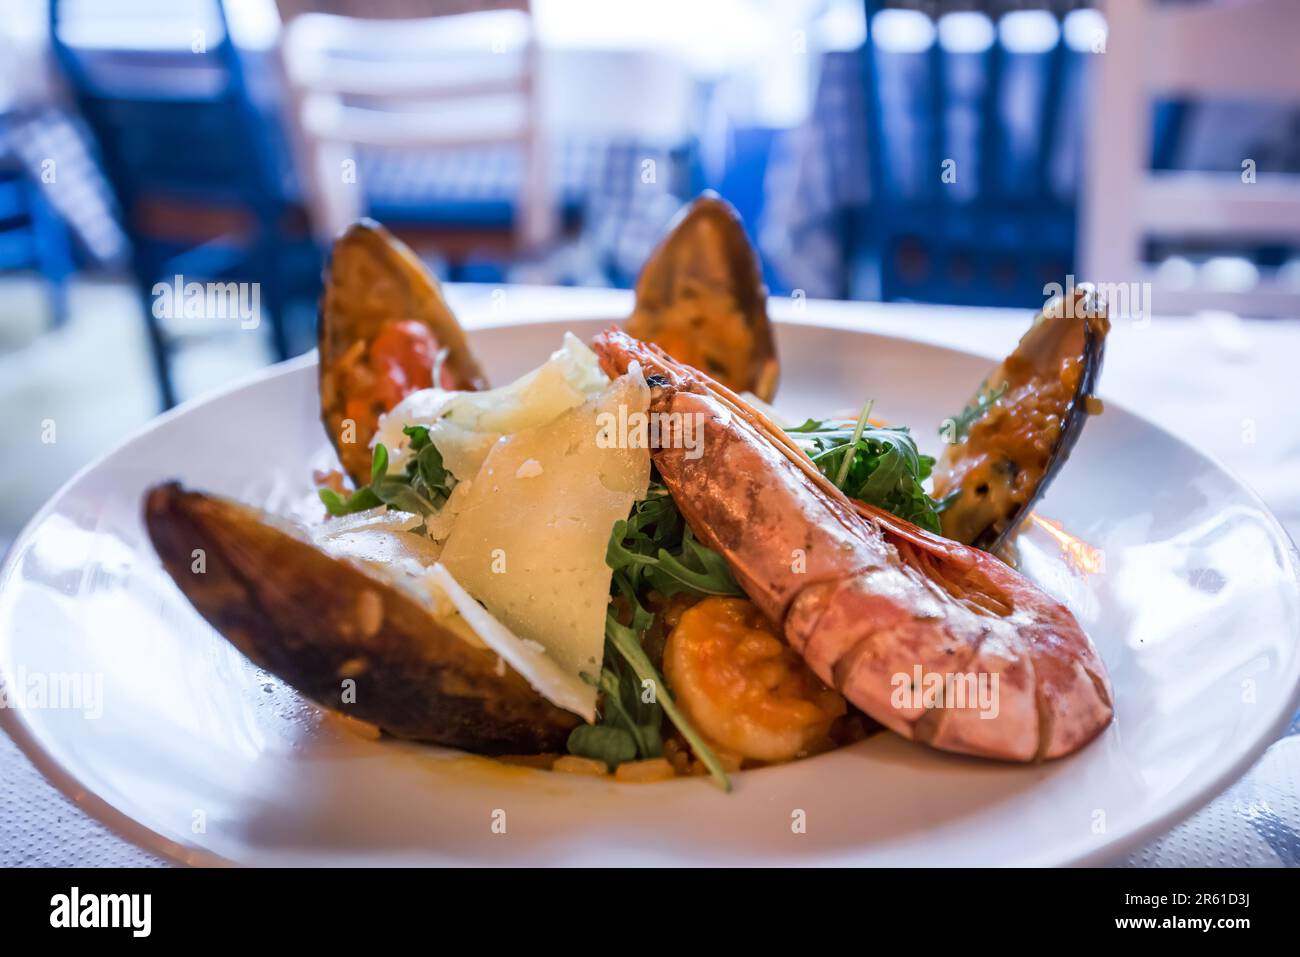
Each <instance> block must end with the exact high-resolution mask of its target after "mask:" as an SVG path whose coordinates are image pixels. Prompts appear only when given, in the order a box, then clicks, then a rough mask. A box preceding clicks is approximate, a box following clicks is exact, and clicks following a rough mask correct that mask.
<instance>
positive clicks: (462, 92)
mask: <svg viewBox="0 0 1300 957" xmlns="http://www.w3.org/2000/svg"><path fill="white" fill-rule="evenodd" d="M285 6H286V4H285V3H283V2H282V3H281V8H282V10H284V8H285ZM335 6H336V7H337V6H339V5H338V4H335ZM345 6H348V7H351V6H356V7H358V8H359V9H367V7H368V5H366V4H347V5H345ZM378 6H380V7H382V6H383V5H382V4H380V5H378ZM431 8H432V9H433V10H434V11H436V12H437V15H434V16H426V17H422V18H420V19H413V20H412V19H398V20H386V19H368V18H366V17H354V16H343V15H337V14H323V13H304V14H301V15H298V16H293V17H292V19H290V20H289V22H288V23H287V24H286V26H285V31H284V43H283V58H284V68H285V75H286V79H287V85H288V88H289V91H290V102H291V108H292V111H293V116H292V117H291V123H290V126H291V128H292V129H293V130H294V132H295V141H296V146H297V153H298V154H299V157H300V160H299V166H300V169H301V171H302V179H303V181H304V185H305V187H306V190H307V192H308V203H309V205H310V207H311V208H312V211H313V219H314V221H315V225H316V229H317V231H318V233H319V234H320V236H321V237H322V239H325V240H329V239H332V238H333V236H334V235H336V234H337V232H338V231H339V230H340V229H341V228H343V226H345V225H346V224H347V223H348V222H350V221H351V220H352V219H355V218H356V217H357V216H358V215H360V214H361V213H362V212H363V196H364V193H363V190H362V184H361V183H360V182H359V176H360V174H359V171H358V170H357V151H358V148H367V147H371V148H379V149H383V150H400V151H424V152H426V153H428V152H433V151H439V152H441V151H445V150H463V149H472V148H483V147H500V146H510V147H513V148H516V149H518V150H519V151H520V154H521V157H522V166H521V168H522V170H523V175H522V181H521V186H520V192H519V195H518V196H517V197H516V209H515V216H514V220H513V227H514V239H515V242H516V244H517V245H516V247H515V248H519V249H523V250H530V249H535V248H537V247H540V246H543V245H545V244H546V243H547V242H548V241H550V240H551V239H552V237H553V236H554V235H555V232H556V228H557V216H556V201H555V197H554V195H553V194H552V190H551V189H550V180H549V178H548V170H547V166H546V162H547V156H546V143H545V141H544V137H543V130H542V123H541V120H540V117H541V110H540V109H539V105H538V104H539V100H538V95H539V94H538V79H537V77H538V68H537V63H538V51H537V44H536V41H535V35H534V30H533V22H532V17H531V14H530V10H529V3H528V0H504V2H503V0H492V2H475V3H470V2H466V0H461V2H452V3H442V4H438V5H431ZM469 8H472V10H471V12H458V11H464V10H466V9H469ZM484 8H491V9H484ZM403 9H404V10H409V9H410V5H407V6H406V7H405V8H403ZM425 9H430V7H426V8H425ZM284 12H286V13H288V12H289V11H287V10H284ZM444 12H446V15H443V13H444Z"/></svg>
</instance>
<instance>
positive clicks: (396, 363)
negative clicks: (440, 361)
mask: <svg viewBox="0 0 1300 957" xmlns="http://www.w3.org/2000/svg"><path fill="white" fill-rule="evenodd" d="M437 356H438V342H437V340H435V339H434V338H433V333H431V332H430V331H429V329H428V327H426V326H425V325H424V324H423V323H419V322H416V321H415V320H413V319H404V320H401V321H399V322H390V323H388V324H387V325H386V326H384V328H383V331H382V332H380V333H379V335H377V336H376V337H375V341H374V342H372V343H371V344H370V367H371V369H373V370H374V372H375V397H376V399H379V400H381V401H382V402H383V404H384V406H385V408H390V409H391V408H392V407H393V406H395V405H396V404H397V403H398V402H400V401H401V400H402V399H404V398H405V397H406V396H408V395H410V394H411V393H412V392H415V391H416V390H418V389H427V388H429V386H431V385H432V384H433V365H434V362H435V360H436V359H437Z"/></svg>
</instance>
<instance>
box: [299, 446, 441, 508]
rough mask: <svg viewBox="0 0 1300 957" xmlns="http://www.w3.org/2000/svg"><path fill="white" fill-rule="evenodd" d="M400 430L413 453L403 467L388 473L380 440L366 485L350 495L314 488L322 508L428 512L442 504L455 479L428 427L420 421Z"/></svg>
mask: <svg viewBox="0 0 1300 957" xmlns="http://www.w3.org/2000/svg"><path fill="white" fill-rule="evenodd" d="M402 431H403V432H404V433H405V434H406V435H407V437H408V438H410V440H411V442H410V447H411V451H412V452H413V453H414V454H413V455H412V456H411V457H410V458H409V459H408V460H407V463H406V469H405V471H404V472H402V473H399V474H396V475H389V474H388V449H387V448H385V447H384V444H383V443H382V442H380V443H379V444H378V445H376V446H375V450H374V453H373V454H372V456H371V459H370V484H369V485H366V486H363V487H362V488H359V489H357V490H356V491H355V492H353V493H351V494H350V495H340V494H339V493H338V492H335V491H334V490H333V489H329V488H322V489H319V490H318V491H317V493H316V494H317V495H319V496H320V500H321V503H322V504H323V505H324V506H325V509H326V511H328V512H329V513H330V514H331V515H333V516H336V517H337V516H339V515H351V514H352V513H353V512H364V511H366V510H368V509H372V508H376V507H378V506H380V505H387V506H389V507H390V508H395V509H399V510H400V511H403V512H412V513H413V514H416V515H430V514H432V513H434V512H436V511H438V509H440V508H442V506H443V505H444V504H446V502H447V499H448V498H449V497H450V496H451V490H452V489H453V488H455V487H456V479H455V477H454V476H453V475H452V474H451V473H450V472H448V471H447V468H446V466H444V465H443V463H442V453H441V452H439V451H438V449H437V446H435V445H434V444H433V442H432V441H431V440H430V439H429V430H428V429H427V428H425V427H424V426H422V425H408V426H406V427H405V428H404V429H402Z"/></svg>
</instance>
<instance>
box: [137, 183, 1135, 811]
mask: <svg viewBox="0 0 1300 957" xmlns="http://www.w3.org/2000/svg"><path fill="white" fill-rule="evenodd" d="M1107 330H1108V323H1107V319H1106V311H1105V306H1104V304H1102V303H1101V302H1099V301H1097V300H1096V299H1095V297H1093V296H1092V295H1091V294H1090V293H1088V292H1086V291H1082V292H1079V293H1077V294H1074V295H1072V296H1070V297H1069V298H1066V299H1061V298H1058V299H1056V300H1053V301H1052V302H1049V303H1048V304H1047V305H1046V306H1045V307H1044V309H1043V311H1042V313H1041V314H1040V315H1038V316H1037V317H1036V318H1035V319H1034V320H1033V323H1032V324H1031V326H1030V328H1029V329H1028V331H1027V332H1026V333H1025V335H1024V336H1023V338H1022V339H1021V340H1020V343H1019V345H1018V346H1017V347H1016V349H1015V350H1014V351H1013V352H1012V353H1011V354H1010V355H1008V356H1007V357H1006V359H1005V360H1003V361H1002V362H1001V363H1000V364H999V365H998V366H997V367H996V368H995V369H993V370H992V371H991V372H990V373H989V375H988V376H987V377H986V379H985V380H984V381H983V382H981V383H979V385H978V387H977V388H976V389H975V391H974V394H973V396H972V398H971V399H970V401H969V403H968V404H967V405H966V407H965V408H964V409H962V410H960V411H956V410H955V414H954V415H953V417H952V418H951V419H948V420H946V421H945V422H943V423H929V424H926V431H927V432H930V430H931V429H933V432H930V434H931V435H933V440H934V445H935V448H936V450H938V451H939V454H938V455H937V456H930V455H927V454H924V453H923V452H922V451H921V448H920V445H919V444H918V440H917V438H916V436H915V435H914V434H913V432H912V431H911V430H910V429H909V428H908V427H907V426H906V425H903V424H897V423H888V422H882V421H879V420H877V419H875V418H873V417H872V415H871V412H872V407H873V403H872V401H870V399H869V398H868V396H867V395H865V394H864V395H861V396H853V397H849V398H850V399H851V401H853V402H855V403H857V405H856V406H855V407H856V408H858V409H860V412H859V414H857V415H856V417H852V418H849V417H843V416H836V415H832V414H829V410H828V414H827V416H826V417H825V418H822V419H807V420H805V421H802V422H796V421H789V420H787V419H786V418H785V417H784V416H783V415H782V413H781V412H780V411H779V410H780V398H779V395H778V384H779V379H780V362H779V358H778V355H777V349H776V340H775V337H774V333H773V327H772V324H771V322H770V321H769V318H768V312H767V291H766V289H765V288H764V286H763V282H762V278H761V270H760V268H759V265H758V260H757V257H756V255H755V253H754V250H753V249H752V247H751V246H750V244H749V241H748V240H747V238H746V236H745V232H744V229H743V227H742V225H741V223H740V221H739V218H738V216H737V215H736V213H735V211H734V210H733V209H732V208H731V207H730V206H729V205H728V204H727V203H726V202H725V201H723V200H722V199H720V198H719V197H717V196H716V195H712V194H705V195H703V196H701V197H699V198H698V199H696V200H695V201H694V202H693V203H692V204H691V205H689V206H688V207H687V209H686V210H684V211H683V213H682V214H681V215H680V216H679V218H678V219H677V221H676V222H675V223H674V224H673V226H672V227H671V228H670V230H669V232H668V234H667V235H666V236H665V238H664V239H663V241H662V242H661V244H660V245H659V247H658V248H657V249H656V251H655V252H654V253H653V254H652V256H651V258H650V259H649V260H648V262H647V263H646V265H645V267H644V269H643V271H642V274H641V276H640V278H639V280H638V282H637V284H636V289H635V306H634V308H633V310H632V312H631V315H630V316H629V318H628V319H627V320H626V322H624V323H623V324H622V325H621V327H618V326H611V327H610V328H608V329H606V330H605V331H604V332H601V333H600V334H598V335H596V336H595V337H594V338H593V339H592V340H591V341H589V342H584V341H581V340H579V339H578V338H577V337H575V336H573V335H572V334H567V335H565V337H564V338H563V340H562V341H561V342H558V343H556V348H555V351H554V352H553V353H552V354H551V355H550V356H549V357H543V356H539V357H537V358H538V360H544V361H540V364H538V365H536V367H535V368H533V369H532V371H530V372H528V373H527V374H525V375H523V376H521V377H520V378H518V379H516V380H515V381H513V382H510V383H505V384H489V382H488V381H487V378H486V376H485V374H484V372H483V369H482V367H481V366H480V364H479V362H478V361H477V360H476V358H475V356H474V355H473V352H472V351H471V347H470V339H469V337H467V336H466V334H465V332H464V331H463V330H462V329H461V327H460V325H459V323H458V322H457V320H456V317H455V315H454V314H453V312H452V310H451V309H450V308H449V306H448V304H447V301H446V299H445V298H444V297H443V294H442V291H441V288H440V286H439V284H438V282H437V280H436V279H435V278H434V277H433V276H432V275H431V274H430V273H429V272H428V271H427V270H426V269H425V268H424V266H423V265H422V264H421V263H420V261H419V259H418V258H417V257H416V256H415V255H414V253H412V252H411V250H409V249H408V248H406V247H405V246H404V245H403V244H402V243H401V242H399V241H398V240H397V239H395V238H394V237H393V236H391V235H390V234H389V233H388V232H387V231H386V230H384V229H383V227H381V226H379V225H378V224H376V223H373V222H370V221H367V220H363V221H359V222H357V223H355V224H353V225H352V226H351V227H350V228H348V229H347V230H346V231H345V232H344V234H343V235H342V236H341V237H340V238H339V239H338V240H337V242H336V244H335V246H334V249H333V252H332V255H331V258H330V262H329V265H328V267H327V271H326V276H325V291H324V294H323V296H322V299H321V307H320V328H319V387H320V409H321V421H322V424H323V426H324V428H325V431H326V433H327V435H328V437H329V440H330V442H331V443H332V445H333V447H334V449H335V451H336V452H337V456H338V466H339V467H338V469H337V470H335V471H331V472H327V473H322V474H318V475H316V476H315V479H316V482H317V485H318V496H319V500H320V504H321V515H320V518H319V520H318V521H314V522H309V523H302V522H297V521H291V520H289V519H287V518H284V517H281V516H276V515H271V514H267V513H264V512H262V511H260V510H258V509H256V508H253V507H251V506H248V505H244V504H241V503H238V502H235V501H232V500H230V499H226V498H222V497H219V496H215V495H210V494H207V493H205V492H202V491H199V490H195V489H189V488H185V487H182V486H181V485H179V484H177V483H176V482H167V483H163V484H160V485H157V486H154V487H153V488H151V489H149V490H148V492H147V493H146V496H145V500H144V503H143V507H144V516H145V524H146V527H147V530H148V534H149V537H150V540H151V541H152V543H153V546H154V549H155V551H156V552H157V554H158V556H159V558H160V559H161V562H162V565H163V567H164V568H165V569H166V571H167V572H168V574H169V575H170V577H171V578H172V580H173V581H174V582H175V584H176V586H177V587H178V588H179V589H180V590H181V592H182V593H183V594H184V595H185V597H186V598H187V599H188V600H189V602H190V603H191V604H192V605H193V607H194V608H195V609H196V610H197V611H198V612H199V613H200V614H201V615H202V616H203V617H204V618H206V619H207V620H208V622H210V623H211V624H212V625H213V626H214V627H215V628H216V629H217V630H218V631H219V632H220V633H221V634H222V635H223V636H224V637H225V639H226V640H228V641H229V642H230V643H231V644H232V645H233V646H234V647H236V648H237V649H238V650H239V651H240V652H241V653H242V654H243V655H244V656H246V657H247V658H248V659H249V660H250V661H251V662H253V663H254V664H255V665H257V666H258V667H260V668H263V669H265V670H266V671H268V672H270V673H272V674H274V675H275V676H277V677H278V678H279V679H281V680H282V681H284V682H285V683H287V684H288V685H290V686H292V687H293V688H294V689H296V690H297V691H298V692H299V693H300V694H301V695H303V696H305V697H306V698H308V699H310V700H311V701H312V702H314V703H315V704H316V705H319V706H320V707H322V708H324V709H327V710H328V712H329V713H330V714H331V715H337V716H339V718H340V720H341V721H343V722H345V723H347V724H348V726H349V727H352V728H354V729H356V730H359V731H360V732H361V733H365V734H367V735H370V736H373V737H376V738H380V737H382V736H391V737H393V738H400V739H406V740H411V741H418V742H426V743H428V744H431V745H439V746H443V747H447V748H456V749H462V750H464V751H468V752H473V753H475V754H478V755H484V756H489V757H492V758H496V759H499V760H501V761H505V762H510V763H515V764H523V765H527V766H530V767H534V768H538V769H543V770H547V771H553V772H567V773H576V774H590V775H597V776H612V777H613V778H614V779H615V780H618V781H626V782H652V781H662V780H668V779H672V778H677V777H690V776H700V777H708V778H711V779H712V781H713V782H715V783H716V784H717V785H719V786H720V787H722V788H724V789H729V788H730V787H731V786H732V784H733V782H734V780H735V778H736V775H737V774H738V773H741V772H744V771H747V770H749V769H754V768H759V767H763V766H766V765H770V764H776V763H782V762H788V761H794V760H798V759H803V758H807V757H810V756H813V755H817V754H819V753H823V752H826V751H829V750H831V749H834V748H839V747H843V746H848V745H852V744H854V743H855V742H858V741H861V740H863V739H864V738H867V737H869V736H871V735H875V734H894V735H899V736H901V737H903V738H906V739H909V740H910V741H913V742H915V743H916V745H917V746H924V747H929V748H933V749H937V750H940V751H946V752H954V753H958V754H963V755H970V756H975V757H979V758H985V759H992V760H999V761H1008V762H1036V761H1046V760H1052V759H1057V758H1062V757H1065V756H1067V755H1069V754H1071V753H1073V752H1075V751H1078V750H1079V749H1080V748H1083V747H1085V746H1086V745H1087V744H1088V743H1089V742H1090V741H1092V740H1093V739H1095V738H1096V737H1097V736H1098V735H1099V734H1101V733H1102V731H1103V730H1104V729H1105V728H1106V727H1107V726H1108V725H1109V724H1110V722H1111V720H1112V717H1113V714H1114V695H1113V693H1112V690H1111V684H1110V679H1109V678H1108V676H1107V671H1106V665H1105V663H1104V662H1103V661H1102V660H1101V658H1100V656H1099V655H1098V653H1097V651H1096V649H1095V647H1094V646H1093V643H1092V641H1091V640H1090V638H1089V637H1088V635H1086V634H1085V633H1084V631H1083V630H1082V628H1081V627H1080V626H1079V624H1078V622H1077V621H1076V620H1075V617H1074V616H1073V614H1071V612H1070V611H1069V609H1067V608H1066V607H1065V605H1063V604H1062V603H1061V602H1060V601H1058V600H1056V599H1055V598H1053V597H1052V596H1051V595H1049V594H1048V593H1046V592H1045V591H1044V590H1043V589H1042V588H1040V587H1039V586H1038V585H1036V584H1035V583H1034V582H1033V581H1031V580H1029V579H1028V578H1026V577H1025V576H1024V575H1022V574H1021V573H1020V572H1019V571H1017V569H1016V568H1015V567H1013V564H1011V563H1010V562H1012V561H1013V560H1014V537H1015V535H1016V533H1017V531H1018V529H1020V528H1021V527H1022V526H1023V525H1024V524H1025V523H1026V521H1027V520H1028V519H1029V516H1030V513H1031V511H1032V510H1033V508H1034V507H1035V505H1036V504H1037V503H1038V502H1039V501H1040V499H1041V497H1042V496H1043V494H1044V493H1045V492H1046V490H1047V489H1048V486H1049V485H1050V483H1051V482H1052V480H1053V478H1054V477H1055V475H1056V474H1057V473H1058V471H1059V470H1060V468H1061V467H1062V466H1063V464H1064V462H1065V461H1066V459H1067V458H1068V456H1069V454H1070V451H1071V449H1072V448H1073V447H1074V444H1075V442H1076V440H1077V439H1078V437H1079V434H1080V432H1081V431H1082V429H1083V427H1084V425H1085V424H1086V421H1087V419H1088V418H1089V417H1090V416H1091V415H1094V414H1097V413H1099V412H1100V411H1101V403H1100V401H1099V400H1098V399H1097V398H1096V389H1097V381H1098V376H1099V374H1100V369H1101V363H1102V357H1103V353H1104V346H1105V339H1106V334H1107ZM868 385H869V384H868V383H863V384H862V389H863V391H864V393H865V391H866V389H867V388H868ZM196 555H199V556H202V561H196V559H195V556H196Z"/></svg>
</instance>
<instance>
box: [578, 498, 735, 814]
mask: <svg viewBox="0 0 1300 957" xmlns="http://www.w3.org/2000/svg"><path fill="white" fill-rule="evenodd" d="M605 561H606V563H607V564H608V565H609V567H610V568H611V569H613V572H614V574H613V579H612V584H611V588H610V594H611V606H610V609H609V611H608V612H607V613H606V616H605V665H604V667H603V668H602V670H601V673H600V677H599V678H593V677H592V676H590V675H584V676H583V677H584V678H585V679H586V680H587V681H588V682H590V683H591V684H594V685H596V687H598V688H599V689H600V690H601V692H602V693H603V698H602V703H601V716H600V720H599V723H598V724H595V725H586V726H582V727H579V728H577V729H575V730H574V731H573V733H572V734H570V736H569V742H568V747H569V752H570V753H571V754H578V755H581V756H583V757H589V758H595V759H596V760H598V761H604V762H605V763H606V764H609V765H611V766H615V767H616V766H617V765H618V764H620V763H622V762H623V761H630V760H634V759H644V758H657V757H660V756H661V755H662V754H663V737H662V733H661V730H660V729H661V727H662V725H663V719H664V717H665V716H667V718H668V720H669V721H671V722H672V723H673V725H674V726H675V727H676V728H677V730H678V731H679V732H681V735H682V737H683V738H685V739H686V741H687V742H688V743H689V744H690V746H691V750H692V751H694V752H695V755H696V757H698V758H699V759H700V761H701V762H702V763H703V764H704V766H705V767H707V768H708V769H709V772H710V774H712V775H713V778H714V780H716V781H717V782H718V784H719V785H720V786H721V787H722V788H723V790H730V789H731V781H730V779H729V778H728V777H727V773H726V771H725V770H724V769H723V767H722V763H721V762H720V761H719V760H718V756H717V755H716V754H714V753H713V749H712V748H710V747H709V745H708V743H707V742H705V740H704V738H703V737H701V735H700V733H699V732H698V731H697V730H695V727H694V726H693V725H692V724H691V723H690V721H689V720H688V719H687V718H686V716H685V715H684V714H682V712H681V711H680V710H679V709H678V707H677V705H676V702H674V701H673V698H672V695H671V693H670V692H669V690H668V686H667V683H666V682H665V681H664V679H663V676H662V675H661V674H660V673H659V669H658V668H657V667H656V665H655V661H654V660H653V658H652V656H651V654H650V652H649V651H648V650H647V647H646V633H647V631H649V630H650V628H651V626H652V625H653V624H654V623H655V615H654V613H653V612H651V611H650V610H648V609H647V608H646V607H645V605H644V604H642V598H643V597H644V596H645V595H646V594H647V593H648V592H650V591H655V592H658V593H659V594H660V595H661V596H663V597H665V598H667V597H669V596H672V595H676V594H679V593H683V592H684V593H688V594H693V595H697V596H700V597H704V596H708V595H743V594H744V592H742V591H741V590H740V586H738V585H737V584H736V580H735V579H734V578H733V577H732V575H731V570H730V569H729V568H728V567H727V563H726V561H725V560H724V559H723V558H722V556H721V555H719V554H718V553H717V552H715V551H713V550H712V549H710V548H706V547H705V546H704V545H701V544H700V543H699V542H698V541H697V540H696V539H695V537H694V536H693V535H692V534H691V530H690V528H689V527H688V526H687V525H686V522H685V521H683V519H682V517H681V514H680V513H679V512H678V511H677V504H676V503H675V502H674V501H673V499H672V496H671V495H669V494H668V490H667V489H666V488H665V487H664V486H663V485H662V484H660V483H658V482H656V483H653V484H652V485H651V487H650V492H649V494H648V496H647V497H646V498H645V499H644V500H643V501H640V502H637V503H636V504H635V505H634V506H633V507H632V512H631V514H630V515H629V516H628V518H627V520H626V521H622V522H616V523H615V524H614V528H613V529H612V530H611V532H610V537H609V546H608V548H607V550H606V553H605ZM614 601H617V602H618V605H617V607H616V606H615V605H614ZM620 613H621V615H620ZM624 620H626V621H627V624H624ZM647 689H649V690H651V691H653V694H651V695H647V694H646V691H647ZM629 745H631V748H630V749H629ZM629 751H630V753H629Z"/></svg>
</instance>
